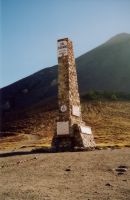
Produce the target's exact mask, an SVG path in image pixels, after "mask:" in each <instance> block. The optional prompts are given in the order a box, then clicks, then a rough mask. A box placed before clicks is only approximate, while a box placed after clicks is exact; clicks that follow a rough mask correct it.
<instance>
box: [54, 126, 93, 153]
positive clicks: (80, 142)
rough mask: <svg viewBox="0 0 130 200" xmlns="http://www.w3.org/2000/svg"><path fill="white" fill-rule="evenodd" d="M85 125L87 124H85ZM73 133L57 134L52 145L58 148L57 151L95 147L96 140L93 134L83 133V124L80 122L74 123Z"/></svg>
mask: <svg viewBox="0 0 130 200" xmlns="http://www.w3.org/2000/svg"><path fill="white" fill-rule="evenodd" d="M84 127H85V126H84ZM71 128H72V132H73V135H70V134H68V133H67V134H66V135H57V134H55V135H54V137H53V140H52V147H54V148H55V149H56V151H62V150H63V151H66V150H72V149H74V148H76V147H77V148H80V147H81V148H94V147H95V142H94V138H93V134H92V133H90V132H88V133H83V132H82V129H81V126H80V125H78V124H74V125H73V126H72V127H71Z"/></svg>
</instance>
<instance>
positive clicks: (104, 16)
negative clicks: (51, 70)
mask: <svg viewBox="0 0 130 200" xmlns="http://www.w3.org/2000/svg"><path fill="white" fill-rule="evenodd" d="M122 32H125V33H130V0H0V60H1V62H0V88H2V87H5V86H7V85H9V84H11V83H13V82H15V81H17V80H19V79H22V78H24V77H26V76H28V75H31V74H33V73H35V72H37V71H39V70H41V69H43V68H46V67H51V66H53V65H56V64H57V40H58V39H60V38H64V37H68V38H70V39H71V40H72V41H73V45H74V53H75V57H78V56H80V55H82V54H84V53H86V52H88V51H90V50H92V49H93V48H95V47H97V46H99V45H100V44H102V43H104V42H106V41H107V40H108V39H110V38H111V37H113V36H115V35H116V34H119V33H122Z"/></svg>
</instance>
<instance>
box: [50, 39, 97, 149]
mask: <svg viewBox="0 0 130 200" xmlns="http://www.w3.org/2000/svg"><path fill="white" fill-rule="evenodd" d="M58 103H59V116H58V120H57V125H56V131H55V134H54V137H53V140H52V146H53V147H55V148H56V149H72V148H74V147H84V148H89V147H94V146H95V142H94V138H93V134H92V130H91V127H89V126H86V125H85V123H84V122H83V121H82V113H81V106H80V97H79V92H78V82H77V73H76V64H75V58H74V53H73V45H72V42H71V41H70V40H69V39H68V38H64V39H60V40H58Z"/></svg>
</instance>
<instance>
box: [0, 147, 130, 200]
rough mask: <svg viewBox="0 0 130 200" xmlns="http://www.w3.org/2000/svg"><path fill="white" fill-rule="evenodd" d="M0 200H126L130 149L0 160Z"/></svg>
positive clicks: (129, 185)
mask: <svg viewBox="0 0 130 200" xmlns="http://www.w3.org/2000/svg"><path fill="white" fill-rule="evenodd" d="M0 200H130V149H129V148H124V149H123V148H122V149H115V150H111V149H107V150H95V151H89V152H65V153H46V154H45V153H44V154H43V153H41V154H30V155H15V156H14V155H12V156H11V155H10V156H7V157H1V158H0Z"/></svg>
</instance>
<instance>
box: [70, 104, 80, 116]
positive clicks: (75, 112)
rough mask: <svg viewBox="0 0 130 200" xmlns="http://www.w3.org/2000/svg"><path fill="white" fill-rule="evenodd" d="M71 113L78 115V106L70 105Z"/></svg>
mask: <svg viewBox="0 0 130 200" xmlns="http://www.w3.org/2000/svg"><path fill="white" fill-rule="evenodd" d="M72 115H75V116H77V117H79V116H80V108H79V106H72Z"/></svg>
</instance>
